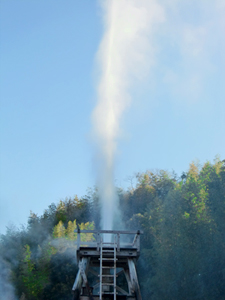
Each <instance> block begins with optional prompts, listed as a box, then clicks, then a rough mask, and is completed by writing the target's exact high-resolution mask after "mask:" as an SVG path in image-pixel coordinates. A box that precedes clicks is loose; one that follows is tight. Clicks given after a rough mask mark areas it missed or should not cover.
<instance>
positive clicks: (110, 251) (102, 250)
mask: <svg viewBox="0 0 225 300" xmlns="http://www.w3.org/2000/svg"><path fill="white" fill-rule="evenodd" d="M102 252H114V250H102Z"/></svg>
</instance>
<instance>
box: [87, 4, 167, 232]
mask: <svg viewBox="0 0 225 300" xmlns="http://www.w3.org/2000/svg"><path fill="white" fill-rule="evenodd" d="M100 3H101V6H102V9H103V16H104V18H103V20H104V35H103V38H102V41H101V44H100V47H99V51H98V54H97V59H98V66H99V69H100V77H99V81H98V88H97V94H98V101H97V105H96V107H95V109H94V111H93V115H92V121H93V136H94V140H95V142H96V146H97V148H96V149H97V151H96V168H97V172H98V175H97V185H98V188H99V196H100V200H101V207H102V211H101V216H102V224H101V226H102V228H103V229H109V230H111V229H113V221H114V219H115V217H117V216H118V212H119V209H118V197H117V195H116V191H115V187H114V167H115V157H116V152H117V143H118V139H119V136H120V120H121V117H122V114H123V112H124V110H125V109H126V107H127V106H128V104H129V102H130V96H129V86H130V84H131V83H132V80H133V79H137V78H138V79H141V78H143V75H146V74H147V71H148V69H149V67H150V66H151V64H152V63H153V49H152V46H151V35H152V34H153V30H154V26H155V24H157V23H159V22H162V21H163V20H164V12H163V9H162V7H161V6H160V5H159V4H157V1H155V0H105V1H101V2H100Z"/></svg>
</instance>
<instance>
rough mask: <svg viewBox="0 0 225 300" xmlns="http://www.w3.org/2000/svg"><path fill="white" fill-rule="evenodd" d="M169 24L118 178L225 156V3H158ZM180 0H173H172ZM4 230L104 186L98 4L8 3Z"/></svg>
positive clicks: (128, 117)
mask: <svg viewBox="0 0 225 300" xmlns="http://www.w3.org/2000/svg"><path fill="white" fill-rule="evenodd" d="M158 2H159V3H161V4H162V5H163V7H164V10H165V22H164V23H162V24H161V25H160V28H158V30H157V31H156V32H155V34H154V35H153V38H152V45H153V48H154V65H153V66H152V67H151V69H150V73H149V76H148V77H147V78H145V79H144V80H143V81H139V82H137V84H136V85H134V86H133V87H132V89H131V90H130V95H131V98H132V101H131V104H130V107H129V108H128V109H127V111H126V112H125V114H124V115H123V119H122V122H121V130H122V132H123V136H122V138H121V140H120V143H119V146H118V152H119V155H118V157H117V164H116V169H115V182H116V184H117V185H118V186H121V187H123V188H126V187H127V186H128V185H129V183H128V181H127V177H129V176H132V175H133V174H134V173H136V172H143V171H145V170H147V169H161V168H162V169H166V170H168V171H172V170H174V171H175V172H177V173H178V175H180V174H181V173H182V171H187V169H188V166H189V163H190V162H191V161H193V160H196V159H199V160H200V162H201V163H204V162H205V161H206V160H210V161H213V159H214V157H215V155H217V154H219V155H220V156H221V159H225V138H224V136H225V134H224V132H225V71H224V70H225V58H224V53H225V41H224V40H225V39H224V35H225V23H224V21H223V17H224V13H225V6H224V4H223V3H224V2H223V1H220V0H215V1H199V2H198V3H197V4H196V1H194V0H190V1H187V0H185V1H182V4H181V3H180V4H179V3H178V2H179V1H178V2H177V1H176V0H174V1H166V0H164V1H158ZM168 3H170V5H169V4H168ZM0 30H1V32H0V34H1V36H0V42H1V44H0V89H1V91H0V93H1V94H0V97H1V99H0V100H1V102H0V122H1V123H0V126H1V127H0V189H1V191H0V232H4V231H5V226H7V225H9V223H14V224H15V225H17V226H18V225H19V224H25V223H26V221H27V218H28V216H29V212H30V210H32V211H33V212H35V213H38V214H39V215H40V214H42V213H43V211H44V209H46V208H47V207H48V205H49V204H51V203H52V202H58V201H59V200H60V199H64V198H65V197H70V196H71V197H73V196H74V195H75V194H77V195H78V196H79V197H81V196H83V195H85V194H86V192H87V188H88V187H93V186H94V184H95V180H96V178H95V171H94V167H93V166H94V165H93V161H92V160H93V159H92V158H93V149H92V144H91V141H90V132H91V121H90V118H91V113H92V111H93V108H94V106H95V103H96V94H95V82H96V80H95V56H96V52H97V50H98V46H99V43H100V41H101V38H102V34H103V26H102V18H101V10H100V7H99V5H98V2H97V1H95V0H82V1H75V0H67V1H65V0H57V1H56V0H47V1H46V0H33V1H31V0H14V1H12V0H1V1H0Z"/></svg>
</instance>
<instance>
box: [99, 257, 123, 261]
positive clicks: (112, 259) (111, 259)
mask: <svg viewBox="0 0 225 300" xmlns="http://www.w3.org/2000/svg"><path fill="white" fill-rule="evenodd" d="M99 260H101V258H99ZM102 260H110V261H114V258H110V257H109V258H106V257H104V258H102ZM115 260H118V259H117V258H116V259H115Z"/></svg>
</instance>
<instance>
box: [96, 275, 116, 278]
mask: <svg viewBox="0 0 225 300" xmlns="http://www.w3.org/2000/svg"><path fill="white" fill-rule="evenodd" d="M98 277H100V275H98ZM102 277H111V278H112V277H114V275H102ZM116 277H118V275H116Z"/></svg>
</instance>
